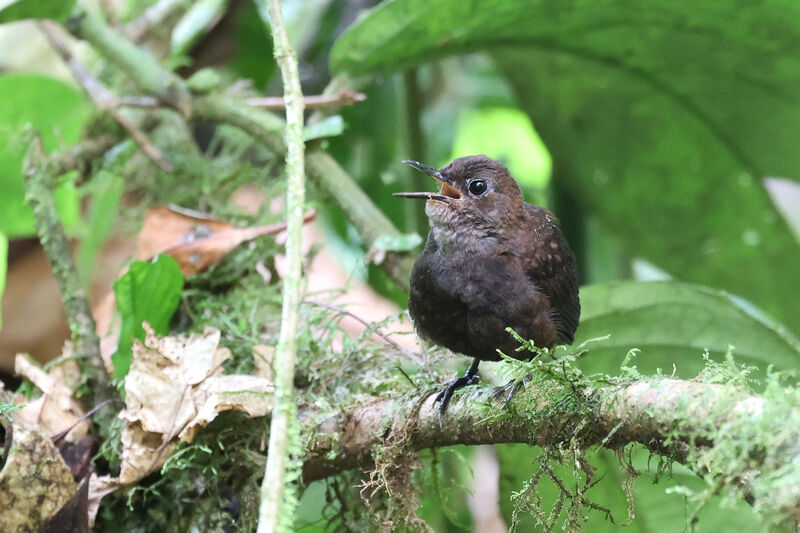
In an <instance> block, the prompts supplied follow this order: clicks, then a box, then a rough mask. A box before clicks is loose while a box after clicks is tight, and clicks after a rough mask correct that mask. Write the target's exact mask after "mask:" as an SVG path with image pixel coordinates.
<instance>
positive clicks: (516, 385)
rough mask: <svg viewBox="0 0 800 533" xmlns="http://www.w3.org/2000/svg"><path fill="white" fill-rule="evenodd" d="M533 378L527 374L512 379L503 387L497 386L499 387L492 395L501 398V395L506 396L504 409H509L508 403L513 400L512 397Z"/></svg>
mask: <svg viewBox="0 0 800 533" xmlns="http://www.w3.org/2000/svg"><path fill="white" fill-rule="evenodd" d="M530 380H531V376H525V377H524V378H522V379H512V380H511V381H509V382H508V383H506V384H505V385H503V386H502V387H497V389H496V390H495V391H494V392H493V393H492V397H494V398H500V397H501V396H504V395H505V397H506V399H505V401H503V407H502V409H507V408H508V404H509V403H510V402H511V398H513V397H514V395H515V394H517V393H518V392H519V391H520V389H521V388H522V387H524V386H525V384H526V383H528V382H529V381H530Z"/></svg>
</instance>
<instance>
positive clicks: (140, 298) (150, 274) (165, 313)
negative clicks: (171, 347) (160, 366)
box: [111, 254, 183, 379]
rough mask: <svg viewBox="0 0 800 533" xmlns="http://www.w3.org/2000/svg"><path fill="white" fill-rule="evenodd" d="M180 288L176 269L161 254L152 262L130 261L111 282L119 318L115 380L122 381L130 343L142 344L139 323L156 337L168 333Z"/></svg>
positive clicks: (125, 373) (129, 356) (179, 274)
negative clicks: (116, 278)
mask: <svg viewBox="0 0 800 533" xmlns="http://www.w3.org/2000/svg"><path fill="white" fill-rule="evenodd" d="M182 288H183V276H182V275H181V270H180V267H179V266H178V263H177V262H176V261H175V260H174V259H173V258H171V257H170V256H168V255H165V254H160V255H158V256H156V257H155V259H153V261H152V262H144V261H133V262H132V263H131V265H130V267H129V268H128V272H126V273H125V275H124V276H122V277H121V278H120V279H118V280H117V281H116V282H114V295H115V296H116V299H117V312H118V313H119V314H120V317H121V318H122V324H121V325H120V334H119V344H118V345H117V352H116V353H115V354H114V355H112V356H111V361H112V362H113V363H114V376H115V377H116V378H117V379H122V378H124V377H125V376H126V375H127V373H128V369H129V368H130V366H131V355H132V346H133V339H139V340H140V341H142V342H144V336H145V332H144V328H143V327H142V322H144V321H146V322H148V323H149V324H150V326H151V327H152V328H153V331H155V332H156V333H157V334H159V335H166V334H167V333H168V332H169V321H170V319H171V318H172V315H173V314H174V313H175V310H176V309H177V308H178V303H179V302H180V294H181V289H182Z"/></svg>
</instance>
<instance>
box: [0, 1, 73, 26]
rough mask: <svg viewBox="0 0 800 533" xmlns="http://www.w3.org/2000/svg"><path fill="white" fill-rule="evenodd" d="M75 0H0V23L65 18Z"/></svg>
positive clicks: (59, 19)
mask: <svg viewBox="0 0 800 533" xmlns="http://www.w3.org/2000/svg"><path fill="white" fill-rule="evenodd" d="M75 2H76V0H0V24H3V23H5V22H15V21H17V20H24V19H52V20H56V21H63V20H65V19H66V18H67V17H68V16H69V14H70V12H71V11H72V7H73V6H74V5H75Z"/></svg>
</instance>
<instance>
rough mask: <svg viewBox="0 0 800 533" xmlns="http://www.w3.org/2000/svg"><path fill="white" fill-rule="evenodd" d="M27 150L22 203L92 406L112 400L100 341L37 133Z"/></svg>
mask: <svg viewBox="0 0 800 533" xmlns="http://www.w3.org/2000/svg"><path fill="white" fill-rule="evenodd" d="M28 135H30V137H31V138H32V141H31V145H30V148H29V149H28V153H27V154H26V156H25V162H24V166H23V174H24V176H25V199H26V200H27V201H28V203H29V204H30V206H31V208H32V209H33V216H34V219H35V221H36V233H37V234H38V235H39V240H40V241H41V243H42V246H43V247H44V250H45V252H46V253H47V258H48V259H49V260H50V264H51V265H52V267H53V275H54V276H55V278H56V280H57V281H58V287H59V289H60V290H61V298H62V300H63V302H64V309H65V311H66V314H67V320H68V321H69V328H70V332H71V334H72V341H73V343H74V354H75V357H76V358H77V359H78V361H79V364H80V366H81V374H82V375H83V376H84V378H85V379H86V382H87V384H88V385H89V387H90V388H91V390H92V392H93V394H94V398H93V400H94V403H95V404H97V403H100V402H103V401H106V400H108V399H111V398H114V397H115V396H116V395H115V394H114V391H113V389H112V387H111V385H110V381H109V377H108V373H107V372H106V369H105V366H104V365H103V360H102V358H101V357H100V340H99V339H98V337H97V331H96V325H95V322H94V319H93V318H92V312H91V310H90V308H89V301H88V300H87V298H86V291H85V290H84V288H83V286H82V285H81V281H80V276H79V275H78V269H77V267H76V266H75V261H74V260H73V257H72V249H71V248H70V245H69V240H67V236H66V235H65V234H64V228H63V226H62V225H61V221H60V219H59V217H58V211H57V210H56V200H55V196H54V195H53V177H54V176H53V175H51V174H50V172H49V171H48V168H49V167H50V165H49V162H48V159H47V156H46V155H45V152H44V146H43V145H42V138H41V136H40V135H39V132H38V131H30V130H29V132H28ZM86 363H88V364H86Z"/></svg>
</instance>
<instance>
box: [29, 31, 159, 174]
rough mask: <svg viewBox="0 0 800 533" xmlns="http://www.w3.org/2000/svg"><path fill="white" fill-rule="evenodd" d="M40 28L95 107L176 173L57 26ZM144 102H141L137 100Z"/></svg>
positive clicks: (152, 157) (150, 156)
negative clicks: (76, 56)
mask: <svg viewBox="0 0 800 533" xmlns="http://www.w3.org/2000/svg"><path fill="white" fill-rule="evenodd" d="M39 27H40V28H41V29H42V32H44V34H45V37H47V40H48V41H49V42H50V45H51V46H52V47H53V49H54V50H55V51H56V52H57V53H58V55H60V56H61V59H63V60H64V62H65V63H66V64H67V65H68V66H69V68H70V70H71V71H72V75H73V76H74V77H75V80H76V81H77V82H78V83H79V84H80V86H81V87H83V89H84V91H86V94H88V95H89V97H90V98H91V99H92V101H93V102H94V103H95V105H96V106H97V107H98V108H99V109H101V110H103V111H108V112H109V113H110V114H111V116H112V117H114V119H115V120H116V121H117V122H118V123H119V124H120V126H122V127H123V128H124V129H125V131H127V132H128V135H130V136H131V138H132V139H133V140H134V141H135V142H136V144H138V145H139V148H141V149H142V152H144V153H145V155H147V157H149V158H150V159H151V160H152V161H153V162H154V163H155V164H156V165H158V166H159V167H161V168H162V169H163V170H165V171H167V172H170V171H172V170H173V168H174V167H173V165H172V163H170V162H169V161H167V160H166V159H164V156H163V155H162V154H161V150H159V149H158V148H157V147H156V146H155V145H154V144H153V143H151V142H150V140H149V139H148V138H147V137H146V136H145V135H144V133H142V132H141V131H140V130H139V128H137V127H136V126H135V125H134V124H133V123H132V122H131V121H130V120H129V119H128V118H127V117H126V116H125V115H123V114H122V113H121V112H120V111H119V108H118V106H119V105H120V100H119V99H117V98H116V97H115V96H114V95H113V94H112V93H111V91H110V90H108V88H107V87H106V86H105V85H103V84H102V83H101V82H100V80H98V79H97V78H95V77H94V76H93V75H92V74H91V73H90V72H89V71H88V70H87V69H86V67H84V66H83V65H82V64H81V63H80V61H78V60H77V58H75V56H74V55H72V52H71V51H70V50H69V48H67V45H66V43H65V42H64V39H63V37H62V36H61V34H60V30H59V28H58V26H57V25H56V24H55V23H54V22H51V21H49V20H43V21H41V22H39ZM142 98H145V99H147V100H148V101H149V102H150V103H152V104H155V103H156V101H155V100H154V99H153V98H149V97H142ZM138 101H139V102H141V100H138Z"/></svg>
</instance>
